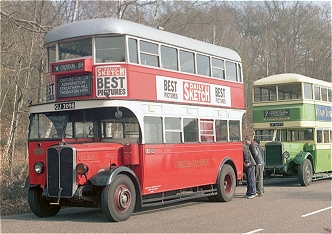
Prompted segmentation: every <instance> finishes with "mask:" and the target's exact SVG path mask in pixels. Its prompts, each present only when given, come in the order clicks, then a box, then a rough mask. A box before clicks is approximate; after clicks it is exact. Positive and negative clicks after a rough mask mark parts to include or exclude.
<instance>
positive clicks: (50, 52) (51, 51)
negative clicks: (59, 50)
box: [47, 45, 56, 71]
mask: <svg viewBox="0 0 332 234" xmlns="http://www.w3.org/2000/svg"><path fill="white" fill-rule="evenodd" d="M54 62H56V47H55V45H54V46H50V47H48V48H47V65H48V66H47V71H50V64H51V63H54Z"/></svg>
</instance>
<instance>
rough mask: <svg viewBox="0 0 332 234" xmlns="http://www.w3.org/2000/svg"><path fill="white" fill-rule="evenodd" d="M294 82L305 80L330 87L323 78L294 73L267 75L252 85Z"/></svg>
mask: <svg viewBox="0 0 332 234" xmlns="http://www.w3.org/2000/svg"><path fill="white" fill-rule="evenodd" d="M296 82H306V83H312V84H316V85H321V86H327V87H331V83H330V82H327V81H323V80H317V79H314V78H310V77H308V76H303V75H299V74H295V73H285V74H277V75H272V76H268V77H265V78H262V79H259V80H256V81H255V82H254V84H253V86H263V85H276V84H286V83H296Z"/></svg>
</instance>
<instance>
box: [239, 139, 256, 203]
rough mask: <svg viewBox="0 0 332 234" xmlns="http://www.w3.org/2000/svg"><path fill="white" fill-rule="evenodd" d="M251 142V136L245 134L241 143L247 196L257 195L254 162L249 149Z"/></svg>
mask: <svg viewBox="0 0 332 234" xmlns="http://www.w3.org/2000/svg"><path fill="white" fill-rule="evenodd" d="M251 143H252V137H251V136H246V137H245V138H244V141H243V145H242V149H243V161H244V168H245V172H246V179H247V192H246V196H248V198H254V197H255V196H257V194H256V177H255V166H256V162H255V159H254V158H253V156H252V154H251V152H250V150H249V146H250V145H251Z"/></svg>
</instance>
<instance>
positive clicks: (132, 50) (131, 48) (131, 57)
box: [128, 38, 138, 63]
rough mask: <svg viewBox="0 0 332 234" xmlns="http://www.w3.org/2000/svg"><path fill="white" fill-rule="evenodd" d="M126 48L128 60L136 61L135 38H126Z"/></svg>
mask: <svg viewBox="0 0 332 234" xmlns="http://www.w3.org/2000/svg"><path fill="white" fill-rule="evenodd" d="M128 49H129V62H130V63H138V49H137V40H136V39H133V38H129V39H128Z"/></svg>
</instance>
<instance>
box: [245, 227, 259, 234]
mask: <svg viewBox="0 0 332 234" xmlns="http://www.w3.org/2000/svg"><path fill="white" fill-rule="evenodd" d="M263 230H264V229H261V228H260V229H256V230H253V231H251V232H245V233H243V234H252V233H256V232H260V231H263Z"/></svg>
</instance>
